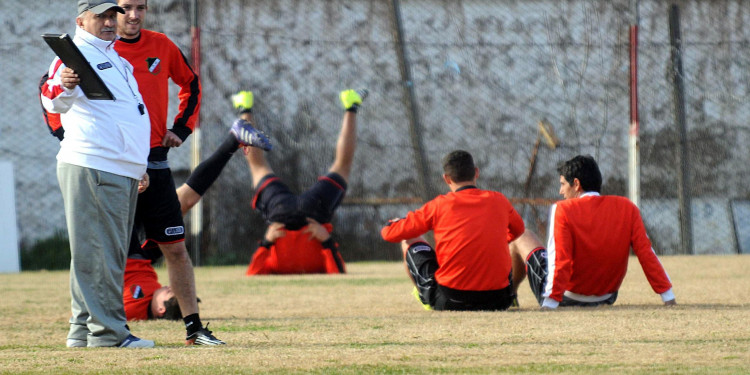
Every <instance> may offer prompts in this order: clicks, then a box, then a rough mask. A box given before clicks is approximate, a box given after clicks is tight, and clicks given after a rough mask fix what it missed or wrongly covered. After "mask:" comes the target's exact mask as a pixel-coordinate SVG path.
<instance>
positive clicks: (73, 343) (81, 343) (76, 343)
mask: <svg viewBox="0 0 750 375" xmlns="http://www.w3.org/2000/svg"><path fill="white" fill-rule="evenodd" d="M65 346H67V347H69V348H85V347H86V340H77V339H68V340H67V341H66V342H65Z"/></svg>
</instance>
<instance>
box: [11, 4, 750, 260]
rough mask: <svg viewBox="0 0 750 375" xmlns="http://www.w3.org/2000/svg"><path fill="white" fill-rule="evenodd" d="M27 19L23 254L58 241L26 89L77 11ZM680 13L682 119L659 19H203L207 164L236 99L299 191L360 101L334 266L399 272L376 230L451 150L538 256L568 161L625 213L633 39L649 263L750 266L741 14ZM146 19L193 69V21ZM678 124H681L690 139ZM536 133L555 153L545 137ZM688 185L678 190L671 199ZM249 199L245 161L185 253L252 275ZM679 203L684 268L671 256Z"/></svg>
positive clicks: (583, 15) (15, 49)
mask: <svg viewBox="0 0 750 375" xmlns="http://www.w3.org/2000/svg"><path fill="white" fill-rule="evenodd" d="M35 3H39V5H40V7H38V8H36V11H35V12H33V14H32V13H31V12H26V11H24V10H23V9H22V8H26V7H27V6H26V5H21V4H20V3H18V2H13V1H9V0H0V4H2V9H3V10H4V11H3V12H2V14H1V15H0V19H3V22H2V23H0V29H2V30H3V31H4V33H5V34H4V35H6V36H10V37H8V38H4V39H3V41H0V51H2V56H0V61H1V62H2V66H3V67H4V68H5V70H6V71H8V72H9V77H10V78H11V86H10V87H11V88H12V89H11V90H9V91H6V93H5V94H4V95H5V97H4V99H5V100H3V101H0V109H2V111H3V113H7V114H9V116H4V117H3V119H0V160H7V159H9V160H11V161H13V163H14V165H15V176H16V184H15V185H16V200H17V211H18V216H19V227H20V233H21V237H22V243H23V245H24V247H28V246H31V245H32V244H34V243H36V242H38V241H39V240H41V239H44V238H47V237H50V236H53V235H54V233H55V231H56V230H61V229H62V230H64V228H65V225H64V220H65V219H64V215H63V212H62V211H63V210H62V203H61V197H60V193H59V190H58V188H57V182H56V177H55V168H54V166H55V154H56V152H57V147H58V146H57V140H56V139H55V138H53V137H51V136H49V135H48V134H46V130H45V128H44V125H43V123H42V117H41V114H40V109H39V104H38V99H37V96H36V95H37V89H36V84H37V82H38V81H39V77H41V75H42V74H43V73H44V71H45V70H46V69H47V67H48V64H49V63H50V62H51V60H52V58H53V55H52V53H51V51H49V49H48V48H47V47H46V46H45V45H44V43H43V42H42V40H41V38H40V37H39V34H41V33H43V32H69V33H72V32H73V31H74V17H75V14H74V13H75V10H74V9H75V8H74V5H73V3H72V2H71V1H65V2H62V1H52V0H50V1H42V0H35ZM678 4H679V9H678V13H679V15H678V17H679V26H680V30H681V35H682V38H681V40H680V42H681V47H680V49H679V52H680V53H681V55H680V56H681V58H682V64H683V74H681V75H680V77H681V78H682V82H683V85H682V87H683V90H682V93H683V96H682V97H683V98H684V100H683V104H682V107H679V106H678V105H677V104H676V103H675V98H676V97H679V95H677V94H675V87H676V84H675V82H676V80H675V74H674V73H673V72H674V71H675V70H674V69H673V63H672V62H673V61H674V57H673V54H672V52H673V51H675V50H676V48H675V47H674V41H672V42H670V13H672V14H674V10H673V8H672V6H671V5H672V3H671V2H668V1H656V0H641V1H631V0H619V1H606V2H605V1H593V0H579V1H574V0H571V1H551V0H550V1H489V0H474V1H447V0H446V1H439V0H410V1H402V2H399V1H374V0H370V1H365V0H361V1H358V0H349V1H338V0H331V1H293V0H273V1H272V0H267V1H249V0H225V1H211V2H198V11H197V14H198V21H199V24H198V26H199V28H200V36H201V38H200V47H201V66H200V71H201V80H202V85H203V106H202V111H201V135H200V147H198V149H199V151H200V153H201V154H202V157H203V158H205V157H206V156H207V155H208V154H210V153H211V152H212V151H213V150H214V149H216V148H217V147H218V145H219V144H220V142H221V141H222V140H223V139H224V137H226V135H227V132H228V130H229V125H230V124H231V123H232V121H233V120H234V119H235V117H236V114H235V113H233V110H232V108H231V104H230V96H231V95H232V94H233V93H235V92H237V91H239V90H243V89H244V90H252V91H253V92H254V93H255V98H256V100H255V103H256V104H255V106H254V115H255V118H256V121H257V123H258V127H259V128H261V129H263V130H264V131H266V132H267V133H268V134H270V135H271V137H272V139H273V141H274V143H275V148H274V150H273V151H272V152H270V153H268V154H267V155H268V158H269V163H270V164H271V166H272V167H273V168H274V169H275V171H276V172H277V174H278V175H280V176H281V177H282V178H283V179H284V180H285V181H286V182H287V183H288V184H289V185H290V187H291V188H292V189H293V190H295V191H298V192H299V191H302V190H303V189H305V188H306V187H308V186H310V185H311V184H312V183H313V182H314V181H315V179H316V178H317V176H318V175H320V174H323V173H325V172H326V171H327V169H328V168H329V166H330V164H331V162H332V161H333V153H334V146H335V140H336V137H337V133H338V130H339V125H340V121H341V115H342V110H341V108H340V104H339V103H338V92H339V91H340V90H343V89H345V88H359V87H366V88H368V89H369V91H370V96H369V97H368V98H367V100H366V101H365V103H364V105H363V107H362V108H361V109H360V111H359V116H358V149H357V154H356V156H355V162H354V167H353V173H352V176H351V178H350V183H349V191H348V193H347V198H346V200H345V202H344V204H343V205H342V207H341V208H340V209H339V210H338V212H337V214H336V217H335V218H334V222H333V224H334V227H335V234H336V239H337V240H338V241H339V243H340V244H341V246H340V247H341V251H342V254H343V255H344V257H345V259H347V260H349V261H354V260H374V259H381V260H396V259H400V257H401V255H400V250H399V249H398V248H397V246H395V245H392V244H388V243H385V242H384V241H382V240H381V239H380V236H379V230H380V228H381V226H382V225H383V224H384V223H385V222H386V221H387V220H388V219H389V218H393V217H397V216H403V215H404V214H405V213H406V212H407V211H408V210H410V209H414V208H416V207H419V205H420V204H421V202H423V201H424V200H425V199H429V198H431V197H434V196H435V195H436V194H440V193H443V192H445V191H446V188H445V186H444V184H443V183H442V179H441V177H440V175H441V173H442V171H441V165H440V159H441V158H442V156H443V155H445V154H446V153H448V152H450V151H451V150H454V149H466V150H468V151H470V152H471V153H472V154H473V155H474V157H475V160H476V162H477V164H478V167H479V168H480V173H481V175H480V181H479V185H480V187H482V188H487V189H494V190H499V191H501V192H503V193H504V194H505V195H507V196H508V197H509V198H511V199H512V201H513V202H514V203H515V205H516V208H517V209H518V210H519V212H521V213H522V215H523V216H524V219H525V221H526V224H527V226H528V227H529V228H531V229H533V230H535V231H536V232H537V233H538V234H540V235H541V236H545V235H546V231H547V230H546V224H547V213H548V208H549V205H550V204H551V203H552V202H554V201H555V200H557V199H558V194H557V191H558V186H559V183H558V178H559V176H558V175H557V173H556V171H555V168H556V166H557V165H558V164H559V163H560V162H561V161H564V160H567V159H569V158H570V157H572V156H574V155H575V154H579V153H580V154H591V155H593V156H594V157H595V158H596V159H597V160H598V161H599V163H600V166H601V168H602V172H603V175H604V186H603V193H605V194H617V195H627V182H628V132H629V126H630V120H629V118H630V97H629V95H630V88H629V80H630V56H629V48H630V43H629V39H628V38H629V28H630V26H631V24H633V23H634V21H635V20H636V19H638V20H639V22H638V23H639V45H638V53H639V55H638V72H639V101H638V103H639V118H640V161H641V166H640V168H641V169H640V170H641V201H640V206H641V209H642V211H643V216H644V219H645V221H646V223H647V227H648V229H649V234H650V237H651V239H652V240H653V241H654V244H655V248H656V250H657V252H659V253H663V254H673V253H698V254H700V253H737V252H748V251H750V250H749V249H748V247H750V222H748V221H749V220H748V217H749V215H750V201H748V196H750V191H749V190H750V189H748V187H747V184H746V183H745V182H746V181H747V179H748V172H749V170H748V169H749V168H750V167H749V166H748V163H747V162H746V156H745V153H744V152H740V151H741V150H743V149H744V147H743V146H744V145H746V144H748V143H747V141H748V139H747V137H748V131H747V130H748V126H750V125H748V124H747V122H746V121H744V120H745V118H746V117H747V116H748V115H750V100H748V95H749V93H748V92H749V90H750V88H749V82H750V80H749V79H748V74H750V73H748V65H749V64H750V54H748V52H747V51H748V48H747V47H748V41H750V36H749V35H748V34H749V33H750V27H747V26H748V25H750V3H747V2H743V1H739V0H735V1H680V2H678ZM149 7H150V10H149V14H148V16H147V19H146V26H147V28H151V29H154V30H157V31H161V32H164V33H166V34H167V35H168V36H169V37H170V38H172V40H174V41H175V42H176V43H177V45H178V46H180V47H181V48H182V50H183V52H185V54H186V55H190V51H191V45H192V41H191V15H192V12H191V1H188V0H181V1H178V0H171V1H170V0H151V1H149ZM672 23H673V24H674V22H672ZM11 91H12V92H11ZM174 92H176V91H174ZM175 99H176V95H174V97H173V98H172V100H173V103H172V104H173V105H172V108H175V107H176V102H175V101H174V100H175ZM676 108H683V109H684V121H682V124H683V125H678V124H677V122H678V121H677V120H676V117H679V116H675V113H676V112H677V111H678V110H677V109H676ZM540 123H544V124H547V129H548V130H549V131H552V132H554V135H555V136H556V139H557V142H553V141H549V140H547V138H545V137H544V136H543V133H542V132H541V131H540V127H539V124H540ZM680 126H682V129H685V132H684V137H683V138H680V131H679V130H678V129H681V128H680ZM192 138H195V137H191V138H190V139H192ZM681 139H682V141H681ZM681 142H682V143H681ZM188 143H189V142H188ZM680 145H684V146H685V147H683V148H680ZM680 150H683V151H684V154H680V153H679V152H680ZM193 151H194V150H193V145H192V144H185V145H183V146H182V147H180V148H179V149H174V150H172V151H170V163H171V166H172V169H173V172H174V173H175V176H176V179H177V180H178V181H177V183H178V184H179V183H181V182H182V181H184V179H185V178H186V177H187V175H188V174H189V169H190V159H191V152H193ZM680 155H687V157H682V158H680ZM683 161H685V162H684V163H683ZM683 164H686V165H687V168H682V167H681V166H682V165H683ZM680 184H686V185H687V186H688V189H687V190H686V191H682V192H680V193H679V194H678V191H679V189H678V185H680ZM252 194H253V189H252V186H251V179H250V173H249V170H248V167H247V164H246V162H245V160H244V159H243V157H242V155H241V153H238V155H237V156H235V157H234V158H233V159H232V160H231V161H230V163H229V164H228V165H227V167H226V169H225V170H224V172H223V174H222V175H221V177H220V178H219V180H218V181H217V182H216V183H215V185H214V186H213V187H212V188H211V189H210V190H209V191H208V193H207V194H206V195H205V197H204V206H203V211H202V212H203V213H204V215H203V220H202V223H201V224H200V228H201V229H202V234H201V235H200V236H199V237H193V238H190V239H189V240H188V248H189V249H191V250H193V251H195V252H198V251H199V253H200V260H199V262H200V263H201V264H240V263H246V262H247V261H249V259H250V256H251V254H252V251H253V250H254V248H255V244H256V240H257V239H259V238H261V236H262V233H263V232H264V230H265V225H264V223H263V221H262V219H261V218H260V215H259V214H258V213H257V212H253V211H252V209H251V208H250V200H251V198H252ZM686 200H687V202H689V203H688V204H689V205H688V206H687V207H690V208H691V209H690V210H689V211H690V217H691V220H689V222H690V223H691V224H692V225H691V226H690V227H689V228H690V230H691V231H692V232H691V233H692V234H691V236H690V238H691V240H692V243H691V247H692V248H690V249H686V248H685V247H684V242H683V238H682V237H681V221H680V218H681V215H684V214H682V212H685V207H686V206H685V201H686ZM186 220H187V222H188V226H193V227H195V226H196V225H197V223H194V222H193V221H194V220H193V219H191V218H190V217H187V218H186ZM683 223H684V221H683ZM194 255H196V257H197V254H194Z"/></svg>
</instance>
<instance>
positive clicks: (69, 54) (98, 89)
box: [42, 34, 115, 100]
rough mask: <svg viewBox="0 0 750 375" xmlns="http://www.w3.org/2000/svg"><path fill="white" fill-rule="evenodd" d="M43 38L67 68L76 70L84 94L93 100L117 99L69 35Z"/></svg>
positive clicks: (44, 36) (53, 35) (54, 35)
mask: <svg viewBox="0 0 750 375" xmlns="http://www.w3.org/2000/svg"><path fill="white" fill-rule="evenodd" d="M42 38H44V41H45V42H47V45H49V47H50V48H52V51H54V52H55V54H57V57H59V58H60V60H62V62H63V63H64V64H65V66H67V67H69V68H70V69H73V70H75V72H76V74H78V78H80V79H81V82H80V83H79V84H78V85H79V86H81V89H82V90H83V93H84V94H86V97H87V98H89V99H91V100H114V99H115V97H114V95H112V92H111V91H109V88H108V87H107V85H106V84H104V81H102V79H101V77H99V74H97V73H96V71H95V70H94V69H93V68H92V67H91V65H90V64H89V62H88V61H87V60H86V58H85V57H84V56H83V54H82V53H81V50H79V49H78V47H77V46H76V45H75V44H74V43H73V39H71V38H70V35H68V34H43V35H42Z"/></svg>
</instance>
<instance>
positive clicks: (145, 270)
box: [44, 111, 271, 321]
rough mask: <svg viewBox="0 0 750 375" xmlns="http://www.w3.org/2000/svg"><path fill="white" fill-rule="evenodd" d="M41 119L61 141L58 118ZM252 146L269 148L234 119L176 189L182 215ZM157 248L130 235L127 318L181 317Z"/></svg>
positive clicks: (257, 134)
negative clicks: (159, 268)
mask: <svg viewBox="0 0 750 375" xmlns="http://www.w3.org/2000/svg"><path fill="white" fill-rule="evenodd" d="M44 114H45V120H46V121H47V126H48V127H49V128H50V131H51V133H52V135H54V136H56V137H58V139H60V140H62V139H63V138H64V134H65V132H64V129H63V128H62V126H61V124H60V123H59V122H58V121H57V120H58V117H57V116H54V114H48V113H47V112H46V111H45V112H44ZM244 146H252V147H259V148H262V149H264V150H270V149H271V143H270V141H269V140H268V138H267V137H266V136H265V134H263V133H262V132H259V131H256V130H255V129H254V128H253V127H252V126H251V125H250V123H248V122H244V121H239V120H238V121H236V122H235V123H234V124H233V125H232V130H231V131H230V134H229V135H228V136H227V137H226V139H225V140H224V142H223V143H222V144H221V145H220V146H219V148H218V149H217V150H216V151H214V153H213V154H212V155H211V156H209V157H208V158H207V159H206V160H204V161H203V162H201V163H200V164H199V165H198V166H197V167H196V168H195V170H194V171H193V173H192V174H191V175H190V176H189V177H188V179H187V181H186V182H185V183H184V184H182V185H181V186H180V187H179V188H177V197H178V198H179V202H180V209H181V211H182V214H183V215H184V214H185V213H187V212H188V211H189V210H190V209H191V208H193V206H195V205H196V204H197V203H198V201H200V200H201V198H202V197H203V195H204V194H205V192H206V191H207V190H208V188H209V187H210V186H211V185H212V184H213V183H214V181H216V179H217V178H218V177H219V175H220V174H221V171H222V170H223V169H224V167H225V166H226V164H227V162H228V161H229V159H231V158H232V156H233V155H234V153H235V151H237V149H238V148H239V147H244ZM147 187H148V180H146V181H144V183H143V184H141V185H140V186H139V191H140V192H143V191H144V190H146V188H147ZM162 256H163V255H162V253H161V250H160V249H159V247H158V246H157V245H156V244H155V243H153V242H151V241H144V243H143V244H142V245H141V243H140V241H139V240H137V239H136V236H132V239H131V244H130V248H129V252H128V259H127V263H126V266H125V275H124V279H125V282H124V288H123V300H124V304H125V315H126V317H127V320H129V321H131V320H145V319H157V318H164V319H171V320H181V319H182V312H181V311H180V306H179V304H178V303H177V298H176V297H175V295H174V292H172V289H171V288H170V287H169V286H167V285H164V286H162V285H161V284H160V283H159V279H158V276H157V274H156V272H155V271H154V268H153V265H152V264H153V263H155V262H156V261H158V260H159V259H160V258H161V257H162Z"/></svg>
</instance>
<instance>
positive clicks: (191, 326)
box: [182, 313, 203, 336]
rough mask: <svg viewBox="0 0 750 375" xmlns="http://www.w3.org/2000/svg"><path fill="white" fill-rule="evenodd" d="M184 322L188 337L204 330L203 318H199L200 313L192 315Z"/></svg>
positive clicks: (185, 318) (184, 319)
mask: <svg viewBox="0 0 750 375" xmlns="http://www.w3.org/2000/svg"><path fill="white" fill-rule="evenodd" d="M182 320H183V321H184V322H185V329H186V330H187V335H188V336H190V335H192V334H193V333H196V332H198V331H200V330H201V328H203V326H202V325H201V318H200V317H199V316H198V313H195V314H190V315H188V316H186V317H184V318H182Z"/></svg>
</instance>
